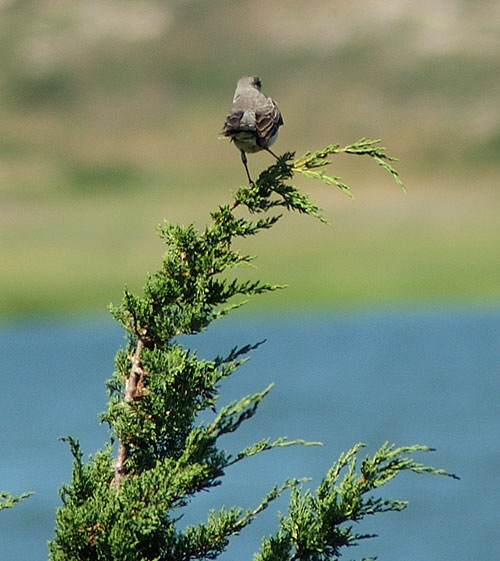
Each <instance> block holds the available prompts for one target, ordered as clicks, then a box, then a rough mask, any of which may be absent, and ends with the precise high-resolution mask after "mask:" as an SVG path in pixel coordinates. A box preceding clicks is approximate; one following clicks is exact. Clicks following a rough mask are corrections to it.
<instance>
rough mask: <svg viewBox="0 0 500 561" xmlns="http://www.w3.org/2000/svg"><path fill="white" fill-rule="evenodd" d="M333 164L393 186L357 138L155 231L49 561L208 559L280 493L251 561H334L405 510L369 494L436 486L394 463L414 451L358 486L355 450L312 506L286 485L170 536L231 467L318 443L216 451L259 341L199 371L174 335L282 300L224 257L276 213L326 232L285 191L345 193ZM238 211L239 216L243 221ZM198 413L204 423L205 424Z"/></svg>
mask: <svg viewBox="0 0 500 561" xmlns="http://www.w3.org/2000/svg"><path fill="white" fill-rule="evenodd" d="M339 152H345V153H350V154H366V155H368V156H369V157H372V158H374V159H375V160H376V161H377V162H378V163H381V162H383V163H384V165H383V167H384V168H385V169H386V170H387V171H389V172H390V173H392V174H393V176H394V177H395V178H396V180H398V176H397V172H395V171H394V170H392V168H390V166H389V164H388V163H387V162H388V161H391V158H389V157H388V156H386V155H385V152H384V149H383V148H380V147H378V141H368V140H365V139H362V140H361V141H359V142H357V143H354V144H353V145H351V146H348V147H346V148H344V149H339V148H338V146H334V145H332V146H329V147H327V148H326V149H325V150H321V151H318V152H315V153H314V154H307V155H305V156H303V157H302V158H301V159H299V160H298V161H296V162H295V163H292V161H291V160H292V158H293V154H290V153H287V154H285V155H284V156H282V157H281V158H279V159H278V161H277V162H276V163H275V165H273V166H271V167H270V168H269V169H267V170H265V171H264V172H263V173H262V174H261V175H260V177H259V179H258V181H257V182H256V183H255V185H251V186H245V187H240V188H239V189H238V190H237V191H236V193H235V195H234V201H233V202H232V204H230V205H222V206H220V207H219V208H218V209H217V210H216V211H215V212H213V213H212V214H211V219H212V220H211V222H210V224H208V225H207V226H206V227H205V228H204V229H203V230H198V229H197V228H196V227H195V226H194V225H192V224H189V225H187V226H181V225H176V224H171V223H169V222H165V223H164V224H162V225H161V226H159V227H158V233H159V235H160V237H161V238H162V239H163V241H164V242H165V244H166V248H167V249H166V252H165V254H164V256H163V260H162V264H161V267H160V268H159V270H158V271H156V272H154V273H152V274H149V275H148V276H147V278H146V282H145V286H144V291H143V294H142V295H136V294H133V293H131V292H130V291H129V290H128V289H125V291H124V295H123V299H122V302H121V303H120V304H119V305H118V306H114V307H112V308H111V312H112V314H113V315H114V317H115V318H116V319H117V321H119V322H120V324H121V325H122V326H123V327H124V329H125V330H126V332H127V335H128V343H127V346H126V348H124V349H120V350H119V351H118V353H117V355H116V360H115V372H114V375H113V378H112V379H111V380H109V381H108V384H107V385H108V390H109V393H110V400H109V403H108V408H107V410H106V411H105V412H104V413H103V414H102V415H101V420H102V421H103V422H105V423H107V424H108V425H109V427H110V431H111V440H110V443H109V444H108V446H107V447H106V448H105V449H104V450H102V451H99V452H98V453H97V454H96V455H95V456H93V457H90V459H89V460H88V461H87V462H84V461H83V459H82V458H83V454H82V451H81V449H80V446H79V443H78V441H76V440H75V439H73V438H71V437H66V438H65V440H66V441H67V442H68V443H69V446H70V449H71V453H72V455H73V474H72V482H71V484H68V485H64V486H63V487H62V489H61V499H62V506H61V507H60V508H59V509H58V512H57V527H56V534H55V537H54V540H53V541H52V542H51V543H50V544H49V549H50V559H51V560H52V561H70V560H71V561H74V560H79V561H83V560H89V561H90V560H92V561H94V560H98V561H101V560H102V561H104V560H106V561H111V560H117V559H119V560H120V561H132V560H133V561H138V560H144V561H145V560H158V561H159V560H175V561H188V560H190V559H215V558H216V557H217V556H218V555H219V554H220V553H222V552H223V551H224V550H225V548H226V547H227V544H228V542H229V539H230V538H231V536H233V535H235V534H238V533H239V532H240V531H242V530H243V529H244V528H245V527H246V526H247V525H248V524H250V523H251V522H252V520H254V518H255V517H256V516H257V515H258V514H259V513H260V512H261V511H262V510H264V509H265V508H267V507H268V506H269V504H270V503H271V502H272V501H274V500H275V499H277V498H278V497H279V496H280V495H281V494H282V493H283V492H284V491H285V490H288V489H290V490H291V502H290V507H289V512H288V515H286V516H281V518H280V526H279V530H278V532H277V533H276V535H274V536H272V537H270V538H268V539H266V540H264V542H263V546H262V551H261V552H260V553H259V554H258V555H257V559H261V560H262V561H264V559H266V560H269V561H271V560H273V561H274V560H276V561H278V560H281V559H283V560H290V559H304V560H308V559H311V560H313V559H314V560H316V559H333V558H336V557H337V556H338V555H339V551H340V548H342V547H343V546H347V545H352V544H353V543H354V542H356V541H357V540H359V539H362V538H363V537H366V536H362V535H358V534H354V533H352V526H350V525H349V523H350V522H357V521H359V520H361V519H362V518H363V517H364V516H366V515H368V514H374V513H376V512H385V511H387V510H400V509H401V508H404V506H405V503H403V502H402V501H396V500H392V499H379V498H374V497H371V496H370V495H368V496H367V497H365V495H366V494H367V493H370V492H371V491H373V490H374V489H376V488H377V487H379V486H380V485H383V484H384V483H386V482H387V481H389V480H390V479H392V478H393V477H394V476H395V475H397V474H398V473H400V472H401V471H405V470H410V471H415V472H417V473H424V472H426V473H435V474H445V472H443V471H442V470H436V469H434V468H430V467H426V466H424V465H422V464H418V463H416V462H414V461H413V460H412V459H411V458H409V457H406V456H405V455H404V454H406V453H413V452H416V451H419V450H427V449H426V448H425V447H419V446H414V447H408V448H394V447H392V446H389V445H384V446H383V447H382V448H381V449H380V450H379V451H378V452H377V453H376V454H375V455H374V456H373V457H371V458H370V457H367V458H366V459H365V460H364V461H363V462H362V464H361V473H360V475H356V473H355V471H356V454H357V452H358V451H359V448H360V445H357V446H356V447H354V448H353V449H352V450H350V451H349V452H348V453H347V454H345V455H342V456H341V457H340V459H339V460H338V461H337V462H336V463H335V464H334V465H333V466H332V468H331V469H330V470H329V472H328V473H327V475H326V477H325V479H324V480H323V482H322V483H321V485H320V487H319V488H318V490H317V492H316V495H312V494H311V493H310V492H309V491H307V490H306V491H303V490H302V488H301V486H300V484H301V481H299V480H296V479H291V480H286V481H285V482H284V483H283V484H282V485H280V486H276V487H274V488H273V489H271V490H270V492H269V493H268V494H267V495H266V496H265V497H264V498H263V499H262V500H261V501H260V503H259V504H258V505H257V506H255V507H254V508H251V509H246V510H245V509H243V508H242V507H238V506H235V507H231V508H229V509H221V510H219V511H214V510H211V511H210V512H209V513H208V514H207V519H206V521H205V522H204V523H200V524H197V525H195V526H189V527H187V528H185V529H180V528H179V527H178V525H177V522H178V520H179V518H180V517H181V516H182V509H183V508H185V507H186V506H188V504H189V502H190V500H191V498H192V497H194V496H195V495H196V494H197V493H200V492H201V491H206V490H209V489H210V488H212V487H214V486H216V485H219V484H220V483H221V478H222V477H223V475H224V474H225V471H226V470H227V469H228V468H230V467H231V466H232V465H234V464H235V463H237V462H240V461H242V460H244V459H246V458H249V457H251V456H254V455H256V454H260V453H262V452H265V451H269V450H272V449H275V448H280V447H284V446H290V445H296V444H301V445H313V444H317V443H313V442H305V441H302V440H287V439H286V438H278V439H277V440H274V441H271V440H270V439H268V438H265V439H263V440H260V441H258V442H256V443H254V444H251V445H250V446H247V447H246V448H244V449H243V450H241V451H239V452H238V453H236V454H234V455H232V454H230V453H229V452H227V451H226V450H224V449H223V448H221V447H220V446H219V440H220V438H221V437H223V436H224V435H227V434H229V433H232V432H234V431H236V430H237V429H238V428H239V427H240V426H241V425H242V423H243V422H245V421H247V420H248V419H250V418H252V417H253V415H255V413H256V412H257V409H258V407H259V404H260V403H261V402H262V400H263V399H264V398H265V396H266V395H267V394H268V392H269V391H270V389H271V386H269V387H267V388H265V389H264V390H262V391H260V392H256V393H254V394H252V395H248V396H244V397H242V398H241V399H238V400H236V401H234V402H232V403H229V404H227V405H225V406H221V407H219V406H218V398H219V387H220V384H221V382H223V380H225V379H226V378H228V377H229V376H230V375H231V374H232V373H234V372H235V371H236V370H237V369H238V367H239V366H240V365H241V364H242V363H243V362H245V361H246V360H247V358H248V354H249V353H250V352H251V351H252V350H254V349H256V348H257V347H258V346H259V345H260V344H261V343H262V342H259V343H256V344H253V345H245V346H243V347H235V348H233V349H232V350H231V351H230V352H229V353H228V354H225V355H222V356H216V357H214V358H213V359H210V360H207V359H203V360H201V359H199V358H198V357H197V355H196V353H195V352H194V351H191V350H189V349H186V348H184V347H183V346H182V345H181V344H180V343H179V341H178V340H177V337H178V336H179V335H192V334H196V333H199V332H201V331H203V330H205V329H206V328H207V327H208V326H209V324H210V323H211V322H212V321H213V320H215V319H218V318H220V317H222V316H224V315H225V314H227V313H228V312H229V311H230V310H231V309H233V308H235V307H238V306H240V305H242V304H243V303H244V302H245V301H246V300H247V299H248V298H249V297H250V296H252V295H254V294H260V293H263V292H269V291H274V290H277V289H279V288H281V287H280V286H279V285H270V284H267V283H262V282H260V281H253V282H249V281H240V280H238V279H237V278H232V277H231V272H232V271H233V270H234V269H235V267H238V266H248V265H249V264H250V263H251V261H252V259H253V257H252V256H251V255H246V254H242V253H241V252H240V251H238V250H237V249H235V248H234V242H235V240H237V239H241V238H246V237H248V236H253V235H256V234H258V233H259V232H261V231H262V230H267V229H269V228H271V227H272V226H274V225H275V224H276V223H277V222H278V220H279V219H280V217H281V215H280V214H269V213H270V212H271V211H274V209H275V208H278V207H279V208H285V209H287V210H291V211H296V212H299V213H302V214H306V215H311V216H314V217H316V218H318V219H320V220H322V221H325V219H324V217H323V216H322V214H321V211H320V209H319V207H318V206H317V205H316V204H315V203H314V202H313V201H311V200H310V199H309V197H308V196H307V195H305V194H303V193H300V192H299V191H298V190H297V188H296V187H294V186H293V185H291V184H289V180H290V179H291V178H292V177H293V174H294V173H295V172H299V173H302V174H304V175H306V176H309V177H312V178H317V179H321V180H322V181H324V182H326V183H328V184H333V185H337V186H339V187H340V188H341V189H342V190H344V191H347V187H346V186H345V185H343V184H341V183H340V181H339V180H338V178H331V177H329V176H327V175H325V174H324V171H323V169H322V168H324V167H325V166H326V165H327V164H328V163H329V161H328V160H327V159H326V157H327V156H328V155H330V154H334V153H339ZM243 207H244V208H246V210H247V211H248V213H249V216H247V215H245V216H242V215H241V214H242V213H241V212H240V210H241V209H242V208H243ZM202 412H204V418H205V417H207V418H208V420H205V421H204V422H201V421H200V418H199V417H200V413H202ZM342 474H343V477H342V478H341V476H342Z"/></svg>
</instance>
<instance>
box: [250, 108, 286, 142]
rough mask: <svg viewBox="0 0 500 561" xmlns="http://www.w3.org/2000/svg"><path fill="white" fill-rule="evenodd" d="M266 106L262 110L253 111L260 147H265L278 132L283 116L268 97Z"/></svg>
mask: <svg viewBox="0 0 500 561" xmlns="http://www.w3.org/2000/svg"><path fill="white" fill-rule="evenodd" d="M270 102H271V103H270V104H269V105H268V107H267V108H266V109H264V110H262V111H258V112H256V113H255V128H256V129H257V133H258V140H257V142H258V144H259V146H262V147H264V148H265V147H267V146H268V144H269V141H270V140H271V139H272V138H273V136H275V135H276V134H277V132H278V129H279V128H280V126H281V125H282V124H283V117H282V116H281V112H280V110H279V109H278V106H277V105H276V103H275V102H274V101H273V100H272V99H270Z"/></svg>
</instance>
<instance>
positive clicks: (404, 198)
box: [0, 0, 500, 319]
mask: <svg viewBox="0 0 500 561" xmlns="http://www.w3.org/2000/svg"><path fill="white" fill-rule="evenodd" d="M499 29H500V4H498V2H494V1H491V2H488V1H480V0H477V1H473V2H461V1H459V0H451V1H444V0H437V1H434V2H420V3H418V4H415V3H413V2H410V1H409V0H400V1H397V0H390V1H387V2H384V3H380V2H375V1H361V2H357V3H352V2H335V3H334V4H332V3H331V2H327V1H324V2H323V1H313V2H307V3H306V2H300V1H298V0H296V1H295V0H294V1H289V2H278V1H270V0H267V1H264V0H253V1H235V2H231V3H226V2H211V1H204V0H198V1H194V2H181V1H178V2H175V1H172V2H160V1H157V2H156V1H152V0H143V1H137V2H126V3H124V2H120V1H118V0H116V1H112V0H108V1H106V2H93V1H91V2H82V3H68V2H63V1H56V2H54V1H50V2H49V1H41V2H33V3H32V2H16V1H10V2H2V3H0V48H1V52H2V55H1V56H0V74H1V76H2V80H1V82H0V101H1V104H0V119H1V123H2V135H1V137H0V270H1V274H0V317H2V318H3V319H6V318H8V317H14V316H33V315H35V314H38V313H44V314H46V313H65V314H71V313H74V314H85V313H94V312H95V311H96V310H104V308H105V306H106V305H107V304H108V303H109V302H111V301H114V302H118V300H119V299H120V295H121V289H122V287H123V285H124V284H127V285H128V286H129V287H131V288H134V289H140V287H141V286H142V281H143V278H144V276H145V273H146V271H148V270H149V271H152V270H154V269H155V268H156V267H157V266H158V265H159V264H160V260H161V254H162V252H163V248H162V246H161V243H160V241H159V239H158V238H157V237H156V234H155V232H154V225H155V224H157V223H159V222H161V221H162V220H163V219H164V218H167V219H168V220H170V221H180V222H182V223H187V222H192V221H194V222H196V223H197V224H199V225H200V227H202V226H203V224H204V223H205V222H206V221H207V220H208V215H209V211H210V210H211V209H215V208H216V207H217V206H218V205H219V204H221V203H224V202H227V201H229V200H230V196H231V195H230V193H231V190H234V189H235V188H236V187H237V186H238V185H240V184H241V183H243V182H244V179H245V175H244V170H243V167H242V165H241V162H240V159H239V155H238V153H237V151H236V150H235V149H234V147H232V146H230V145H229V144H228V143H227V142H226V141H224V140H219V139H218V136H219V131H220V129H221V126H222V123H223V120H224V117H225V114H226V112H227V110H228V109H229V106H230V104H231V98H232V94H233V89H234V84H235V82H236V79H237V78H238V77H239V76H240V75H242V74H250V73H251V74H253V73H256V74H259V75H260V76H261V78H262V80H263V84H264V88H263V89H264V91H266V92H267V93H269V94H270V95H272V96H273V97H274V98H275V99H276V100H277V101H278V103H279V105H280V108H281V110H282V112H283V115H284V119H285V126H284V127H283V128H282V129H281V132H280V138H279V140H278V142H277V144H276V147H275V148H276V151H278V152H281V153H282V152H285V151H289V150H290V151H296V152H297V153H298V154H301V153H302V152H305V151H306V150H308V149H311V150H315V149H318V148H322V147H323V146H324V145H325V144H328V143H332V142H335V143H336V142H338V143H340V144H347V143H350V142H352V141H354V140H356V139H357V138H359V137H362V136H365V137H369V138H379V137H381V138H382V139H383V144H384V145H385V146H386V148H387V150H388V152H389V154H392V155H395V156H398V157H399V158H400V161H399V162H398V163H397V164H396V167H397V168H398V170H399V171H400V172H401V175H402V178H403V179H404V181H405V183H406V185H407V188H408V194H407V195H404V194H402V193H401V192H400V191H399V190H398V188H397V186H396V185H395V184H394V183H393V182H392V179H391V178H390V176H389V175H388V174H386V173H385V172H384V171H383V170H382V169H380V168H379V167H378V166H377V165H376V164H375V163H374V162H371V161H368V159H366V161H365V160H364V159H361V158H356V157H354V156H338V157H335V159H334V162H333V165H332V168H331V173H333V174H335V175H340V176H342V178H343V180H344V181H345V182H346V183H347V184H348V185H350V187H351V188H352V190H353V192H354V194H355V196H356V200H355V201H354V202H353V201H351V200H349V199H348V198H347V197H345V195H343V194H342V193H340V192H336V191H334V190H333V188H331V187H326V186H324V185H319V184H318V185H316V184H315V183H312V182H308V181H306V180H304V179H303V178H297V183H298V184H299V185H300V186H301V187H303V188H304V190H305V191H307V192H309V193H310V194H311V195H312V197H313V198H314V199H315V200H316V201H318V202H319V203H320V204H321V206H322V207H323V208H324V209H325V215H326V217H327V218H328V219H329V220H330V221H331V222H332V226H333V227H332V228H328V227H325V226H324V225H322V224H320V223H316V222H315V221H314V220H311V219H306V218H304V217H284V218H283V221H282V223H281V224H280V225H279V226H277V227H276V228H275V229H274V230H273V231H271V232H266V233H264V234H262V235H261V236H260V237H259V238H256V239H254V240H248V241H245V248H246V249H248V250H249V251H250V252H251V253H254V254H256V255H258V259H257V261H256V266H257V267H258V268H257V269H256V270H249V271H248V273H246V272H245V274H248V275H250V276H252V275H258V276H259V278H262V279H265V280H269V281H271V282H277V283H288V284H289V288H288V290H286V291H282V292H280V293H278V294H274V295H267V296H264V297H260V298H256V299H255V302H253V303H251V304H250V309H253V310H256V309H259V307H260V308H262V307H264V308H267V309H269V308H274V309H277V308H285V307H287V308H290V306H293V307H294V308H297V309H301V308H306V307H318V308H322V309H324V308H325V307H330V306H332V307H333V306H344V305H345V306H353V305H355V306H365V305H393V304H399V303H408V302H417V303H433V302H443V301H445V302H446V301H449V302H457V301H458V302H464V303H482V304H486V305H490V304H493V303H496V304H498V301H499V297H500V282H499V281H500V257H499V256H500V252H499V246H500V220H499V210H500V158H499V152H500V103H499V99H500V33H499V31H498V30H499ZM271 162H272V160H271V158H270V156H269V155H268V154H258V155H255V156H251V157H250V168H251V170H252V172H253V174H254V175H256V174H257V173H258V172H259V170H261V169H264V168H265V167H267V166H268V165H269V164H270V163H271Z"/></svg>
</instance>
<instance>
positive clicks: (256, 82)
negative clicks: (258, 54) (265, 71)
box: [253, 76, 262, 88]
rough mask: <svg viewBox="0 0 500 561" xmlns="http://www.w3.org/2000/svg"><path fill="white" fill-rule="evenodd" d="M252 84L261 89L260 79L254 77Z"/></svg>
mask: <svg viewBox="0 0 500 561" xmlns="http://www.w3.org/2000/svg"><path fill="white" fill-rule="evenodd" d="M253 83H254V84H255V85H256V86H257V87H258V88H261V87H262V82H261V81H260V78H257V76H255V78H254V81H253Z"/></svg>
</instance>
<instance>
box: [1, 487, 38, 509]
mask: <svg viewBox="0 0 500 561" xmlns="http://www.w3.org/2000/svg"><path fill="white" fill-rule="evenodd" d="M33 494H34V493H22V494H21V495H11V494H10V493H7V491H0V510H3V509H4V508H12V507H13V506H14V505H16V504H17V503H19V502H21V501H23V500H24V499H26V498H28V497H31V495H33Z"/></svg>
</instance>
